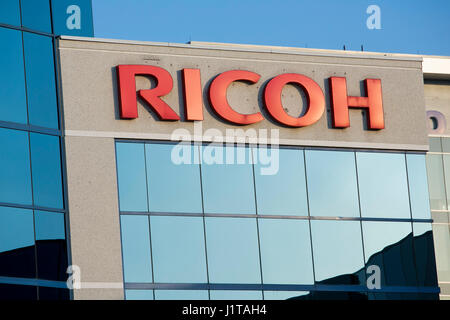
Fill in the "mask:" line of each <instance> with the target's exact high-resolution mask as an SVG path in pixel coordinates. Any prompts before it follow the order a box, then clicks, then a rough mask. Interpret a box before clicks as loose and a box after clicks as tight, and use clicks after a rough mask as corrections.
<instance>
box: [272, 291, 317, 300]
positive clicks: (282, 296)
mask: <svg viewBox="0 0 450 320" xmlns="http://www.w3.org/2000/svg"><path fill="white" fill-rule="evenodd" d="M308 294H309V291H264V300H288V299H298V298H301V297H303V296H306V295H308Z"/></svg>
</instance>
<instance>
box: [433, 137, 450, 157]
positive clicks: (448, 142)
mask: <svg viewBox="0 0 450 320" xmlns="http://www.w3.org/2000/svg"><path fill="white" fill-rule="evenodd" d="M434 139H439V138H434ZM440 139H441V143H442V151H441V152H446V153H450V138H447V137H441V138H440ZM430 151H432V150H431V145H430ZM438 152H439V151H438Z"/></svg>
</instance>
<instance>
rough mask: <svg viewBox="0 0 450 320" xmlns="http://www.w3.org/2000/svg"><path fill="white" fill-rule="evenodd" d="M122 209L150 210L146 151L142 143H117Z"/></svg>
mask: <svg viewBox="0 0 450 320" xmlns="http://www.w3.org/2000/svg"><path fill="white" fill-rule="evenodd" d="M116 154H117V180H118V184H119V203H120V210H121V211H148V207H147V181H146V177H145V176H146V174H145V153H144V144H142V143H116Z"/></svg>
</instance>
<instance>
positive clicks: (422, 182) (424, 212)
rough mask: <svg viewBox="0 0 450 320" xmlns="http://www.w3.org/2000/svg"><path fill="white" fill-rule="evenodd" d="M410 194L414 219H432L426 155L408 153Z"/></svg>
mask: <svg viewBox="0 0 450 320" xmlns="http://www.w3.org/2000/svg"><path fill="white" fill-rule="evenodd" d="M406 164H407V166H408V182H409V196H410V199H411V213H412V217H413V219H431V212H430V198H429V196H428V182H427V167H426V162H425V155H423V154H407V155H406Z"/></svg>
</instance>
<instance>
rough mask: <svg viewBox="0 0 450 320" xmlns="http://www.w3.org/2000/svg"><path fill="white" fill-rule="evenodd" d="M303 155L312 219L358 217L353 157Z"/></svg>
mask: <svg viewBox="0 0 450 320" xmlns="http://www.w3.org/2000/svg"><path fill="white" fill-rule="evenodd" d="M305 155H306V174H307V178H308V195H309V208H310V213H311V216H339V217H359V203H358V187H357V183H356V168H355V154H354V153H353V152H347V151H323V150H306V151H305ZM325 199H326V200H325Z"/></svg>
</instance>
